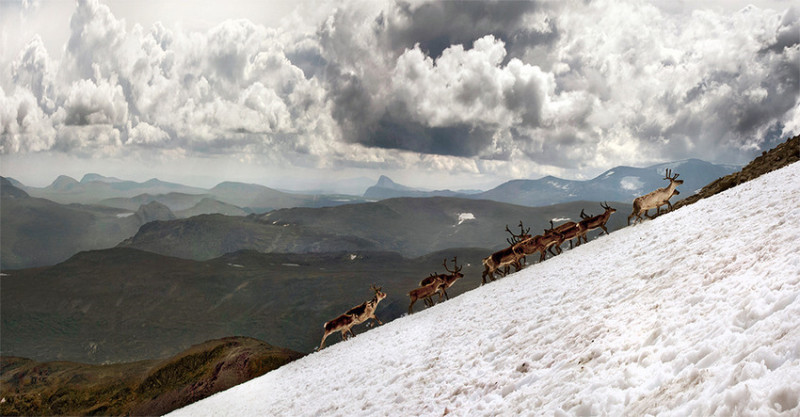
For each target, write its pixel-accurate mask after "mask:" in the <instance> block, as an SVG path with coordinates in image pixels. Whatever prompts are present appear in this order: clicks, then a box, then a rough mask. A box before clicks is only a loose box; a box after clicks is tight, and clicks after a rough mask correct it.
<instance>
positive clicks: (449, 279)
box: [420, 256, 464, 301]
mask: <svg viewBox="0 0 800 417" xmlns="http://www.w3.org/2000/svg"><path fill="white" fill-rule="evenodd" d="M442 264H443V265H444V270H445V271H447V272H449V274H439V277H441V279H442V285H441V286H439V301H442V295H444V298H445V299H446V300H449V299H450V296H448V295H447V289H448V288H450V287H452V286H453V284H455V283H456V281H458V280H459V279H461V278H464V274H462V273H461V269H463V268H464V267H463V266H458V256H454V257H453V268H454V270H453V271H451V270H450V268H448V267H447V259H445V260H444V262H443V263H442ZM426 279H428V278H426ZM423 281H425V280H423ZM422 285H423V284H422V283H421V282H420V286H422Z"/></svg>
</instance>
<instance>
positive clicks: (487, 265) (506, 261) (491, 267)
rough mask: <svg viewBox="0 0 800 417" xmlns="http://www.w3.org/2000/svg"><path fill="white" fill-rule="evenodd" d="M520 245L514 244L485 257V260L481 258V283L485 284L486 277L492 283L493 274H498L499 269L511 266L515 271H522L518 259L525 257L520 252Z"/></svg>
mask: <svg viewBox="0 0 800 417" xmlns="http://www.w3.org/2000/svg"><path fill="white" fill-rule="evenodd" d="M520 245H521V243H517V244H514V245H512V246H509V247H507V248H505V249H501V250H499V251H497V252H495V253H493V254H491V255H489V256H487V257H486V258H483V260H482V261H481V262H482V263H483V268H484V269H483V274H482V275H481V283H482V284H486V276H487V275H488V276H489V278H491V280H492V281H494V274H495V272H498V271H499V270H500V268H505V267H507V266H511V265H513V266H514V268H515V269H516V270H517V271H519V270H520V269H522V264H521V263H520V259H522V257H523V256H525V253H524V252H523V251H522V247H521V246H520ZM505 275H506V274H503V276H505Z"/></svg>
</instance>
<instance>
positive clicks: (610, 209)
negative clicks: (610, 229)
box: [600, 181, 683, 214]
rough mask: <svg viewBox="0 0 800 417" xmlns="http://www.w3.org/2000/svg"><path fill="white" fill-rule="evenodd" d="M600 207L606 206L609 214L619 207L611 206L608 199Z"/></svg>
mask: <svg viewBox="0 0 800 417" xmlns="http://www.w3.org/2000/svg"><path fill="white" fill-rule="evenodd" d="M681 182H683V181H681ZM600 207H602V208H604V209H605V210H606V213H608V214H611V213H616V212H617V209H615V208H613V207H611V206H609V205H608V202H606V201H604V202H603V204H600Z"/></svg>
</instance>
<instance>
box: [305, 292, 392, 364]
mask: <svg viewBox="0 0 800 417" xmlns="http://www.w3.org/2000/svg"><path fill="white" fill-rule="evenodd" d="M370 289H371V290H373V291H375V296H374V297H372V300H369V301H365V302H363V303H361V304H359V305H357V306H355V307H353V308H351V309H350V310H347V312H345V313H344V314H342V315H340V316H339V317H336V318H335V319H333V320H331V321H329V322H326V323H325V324H323V325H322V328H323V329H324V330H325V334H323V335H322V342H320V344H319V349H317V350H321V349H322V348H323V347H325V339H327V338H328V336H330V335H331V334H332V333H335V332H341V333H342V340H347V338H348V336H347V335H348V334H349V335H350V336H355V334H354V333H353V329H352V328H353V326H355V325H357V324H361V323H363V322H365V321H367V320H369V319H373V320H375V321H376V322H378V324H383V323H381V321H380V320H379V319H378V317H376V316H375V309H376V308H377V307H378V303H380V302H381V300H383V299H384V298H386V293H385V292H381V287H376V286H375V285H371V286H370Z"/></svg>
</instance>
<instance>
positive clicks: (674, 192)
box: [656, 190, 681, 215]
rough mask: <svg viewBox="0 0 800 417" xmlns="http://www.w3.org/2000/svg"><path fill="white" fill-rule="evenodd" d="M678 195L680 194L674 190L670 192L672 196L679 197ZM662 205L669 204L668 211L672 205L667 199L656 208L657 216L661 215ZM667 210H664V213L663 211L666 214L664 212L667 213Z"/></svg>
mask: <svg viewBox="0 0 800 417" xmlns="http://www.w3.org/2000/svg"><path fill="white" fill-rule="evenodd" d="M680 193H681V192H680V191H678V190H674V191H672V195H679V194H680ZM670 197H672V196H670ZM664 204H669V210H672V204H670V202H669V199H667V200H666V201H664V202H663V203H661V204H659V206H658V207H656V214H657V215H658V214H661V206H663V205H664ZM669 210H666V211H664V213H666V212H667V211H669Z"/></svg>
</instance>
